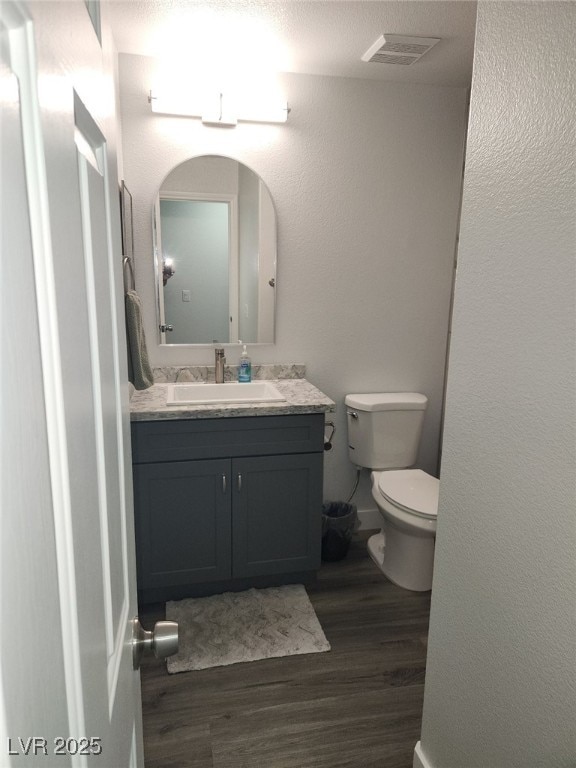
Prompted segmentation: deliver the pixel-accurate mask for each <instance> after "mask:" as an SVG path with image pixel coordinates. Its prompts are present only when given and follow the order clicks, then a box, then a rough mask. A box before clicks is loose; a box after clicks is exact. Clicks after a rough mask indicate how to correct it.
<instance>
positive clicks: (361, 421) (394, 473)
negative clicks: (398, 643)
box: [344, 392, 439, 592]
mask: <svg viewBox="0 0 576 768" xmlns="http://www.w3.org/2000/svg"><path fill="white" fill-rule="evenodd" d="M344 402H345V403H346V406H347V420H348V452H349V456H350V460H351V461H352V463H353V464H356V465H357V466H358V467H367V468H369V469H372V470H373V471H372V475H371V478H372V496H373V497H374V500H375V501H376V504H377V505H378V509H379V511H380V514H381V515H382V530H381V531H380V533H377V534H376V535H374V536H371V537H370V539H368V552H369V553H370V556H371V558H372V559H373V560H374V562H375V563H376V565H377V566H378V568H380V570H381V571H382V573H384V575H385V576H386V577H387V578H388V579H390V581H392V582H394V584H397V585H398V586H400V587H404V588H405V589H411V590H414V591H416V592H425V591H427V590H429V589H431V587H432V570H433V564H434V543H435V537H436V515H437V512H438V490H439V481H438V479H437V478H435V477H432V476H431V475H428V474H427V473H426V472H423V471H422V470H421V469H407V467H412V466H413V464H414V462H415V461H416V455H417V453H418V445H419V442H420V435H421V433H422V422H423V421H424V412H425V410H426V406H427V404H428V398H427V397H426V396H425V395H420V394H418V393H416V392H385V393H378V394H361V395H346V399H345V401H344Z"/></svg>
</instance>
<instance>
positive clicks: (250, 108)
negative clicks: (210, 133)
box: [148, 91, 290, 127]
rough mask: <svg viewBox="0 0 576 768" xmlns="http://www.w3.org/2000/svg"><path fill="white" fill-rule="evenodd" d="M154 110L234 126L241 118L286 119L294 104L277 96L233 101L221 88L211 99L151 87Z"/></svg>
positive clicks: (270, 121) (151, 105)
mask: <svg viewBox="0 0 576 768" xmlns="http://www.w3.org/2000/svg"><path fill="white" fill-rule="evenodd" d="M148 101H149V103H150V108H151V109H152V112H156V113H158V114H164V115H182V116H184V117H199V118H201V119H202V122H203V123H204V124H205V125H221V126H227V127H231V126H232V127H233V126H235V125H236V123H237V122H240V121H241V122H248V123H285V122H286V121H287V119H288V113H289V112H290V108H289V107H288V104H287V102H285V101H280V100H274V101H268V100H266V101H265V100H260V99H258V100H254V99H251V100H250V101H249V102H244V103H238V104H237V105H236V106H234V104H233V99H232V97H230V96H228V95H226V94H224V93H221V92H218V93H215V94H212V95H211V96H210V98H209V100H208V102H209V103H201V100H200V99H197V98H194V97H193V96H190V97H189V96H186V95H181V94H179V95H169V94H159V93H158V92H155V91H150V94H149V96H148Z"/></svg>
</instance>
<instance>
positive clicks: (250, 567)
mask: <svg viewBox="0 0 576 768" xmlns="http://www.w3.org/2000/svg"><path fill="white" fill-rule="evenodd" d="M322 460H323V456H322V454H321V453H305V454H297V455H291V456H290V455H289V456H259V457H256V458H245V459H234V460H233V462H232V475H233V491H232V498H233V503H232V532H233V536H232V538H233V549H232V572H233V575H234V576H235V577H245V576H260V575H268V574H276V573H293V572H296V571H310V570H314V569H316V568H318V567H319V565H320V545H321V529H322Z"/></svg>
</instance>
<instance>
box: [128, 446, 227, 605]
mask: <svg viewBox="0 0 576 768" xmlns="http://www.w3.org/2000/svg"><path fill="white" fill-rule="evenodd" d="M229 476H230V470H229V461H227V460H225V459H220V460H219V461H178V462H158V463H153V464H135V465H134V497H135V501H136V533H137V536H136V543H137V561H138V563H137V565H138V586H139V588H140V589H143V590H146V589H153V588H158V587H172V586H178V585H184V584H195V583H198V582H203V581H217V580H219V579H227V578H230V576H231V575H232V573H231V562H230V533H231V531H230V501H229V494H228V493H227V492H226V488H225V486H226V482H227V480H226V478H229Z"/></svg>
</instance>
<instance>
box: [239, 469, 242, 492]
mask: <svg viewBox="0 0 576 768" xmlns="http://www.w3.org/2000/svg"><path fill="white" fill-rule="evenodd" d="M241 490H242V475H241V474H240V472H238V493H240V491H241Z"/></svg>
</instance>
